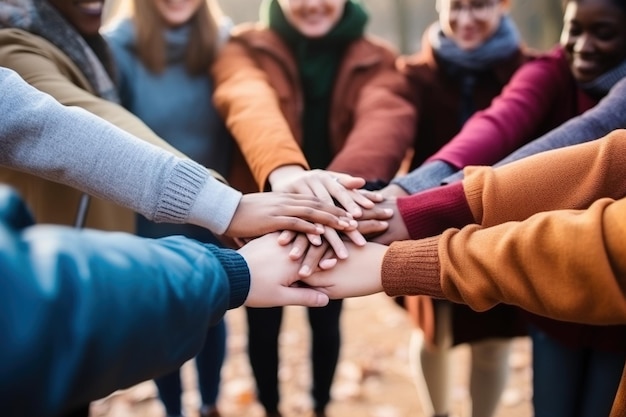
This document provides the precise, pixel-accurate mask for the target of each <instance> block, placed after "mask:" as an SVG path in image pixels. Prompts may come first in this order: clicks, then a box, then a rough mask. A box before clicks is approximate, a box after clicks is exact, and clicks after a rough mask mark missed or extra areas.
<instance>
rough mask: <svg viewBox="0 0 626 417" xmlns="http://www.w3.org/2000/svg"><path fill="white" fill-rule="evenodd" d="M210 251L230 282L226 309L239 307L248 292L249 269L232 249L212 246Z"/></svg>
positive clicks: (241, 257)
mask: <svg viewBox="0 0 626 417" xmlns="http://www.w3.org/2000/svg"><path fill="white" fill-rule="evenodd" d="M212 252H213V253H214V255H215V257H216V258H217V259H218V260H219V261H220V263H221V264H222V267H223V268H224V270H225V271H226V275H227V276H228V281H229V283H230V299H229V303H228V309H229V310H230V309H233V308H237V307H240V306H241V305H243V303H244V302H245V301H246V298H248V293H249V292H250V269H249V268H248V264H247V263H246V260H245V259H244V258H243V256H241V255H240V254H239V253H237V251H234V250H232V249H224V248H218V247H217V246H214V247H213V248H212Z"/></svg>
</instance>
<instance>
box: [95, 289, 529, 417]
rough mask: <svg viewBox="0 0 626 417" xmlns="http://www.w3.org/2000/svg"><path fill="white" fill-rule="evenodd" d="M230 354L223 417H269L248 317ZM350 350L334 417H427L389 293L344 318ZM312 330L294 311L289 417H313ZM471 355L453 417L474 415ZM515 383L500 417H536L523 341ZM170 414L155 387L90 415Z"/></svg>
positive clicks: (287, 334)
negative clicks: (253, 366)
mask: <svg viewBox="0 0 626 417" xmlns="http://www.w3.org/2000/svg"><path fill="white" fill-rule="evenodd" d="M227 323H228V329H229V330H228V331H229V336H228V353H227V358H226V362H225V364H224V368H223V370H222V385H221V391H220V397H219V400H218V406H219V408H220V411H221V413H222V416H223V417H263V412H262V409H261V407H260V406H259V405H258V403H257V402H256V399H255V395H254V381H253V379H252V377H251V372H250V367H249V363H248V359H247V355H246V323H245V311H244V310H242V309H237V310H232V311H229V312H228V314H227ZM342 328H343V336H342V337H343V345H342V353H341V358H340V363H339V366H338V369H337V373H336V377H335V382H334V385H333V391H332V397H333V402H332V403H331V405H330V406H329V410H328V416H329V417H348V416H349V417H426V416H425V415H424V411H423V410H422V407H421V405H420V403H419V401H418V399H417V395H416V390H415V388H414V385H413V382H412V376H411V371H410V367H409V362H408V343H409V339H410V334H411V328H410V325H409V323H408V320H407V318H406V316H405V314H404V312H403V310H402V309H400V308H399V307H397V306H396V305H395V304H394V303H393V302H392V301H391V300H390V299H389V298H388V297H386V296H385V295H382V294H378V295H374V296H369V297H363V298H358V299H349V300H346V301H345V302H344V311H343V316H342ZM308 337H309V335H308V325H307V321H306V315H305V309H304V308H301V307H288V308H287V312H286V314H285V318H284V322H283V332H282V334H281V339H280V345H281V353H280V355H281V369H280V371H279V377H280V380H281V393H282V397H281V398H282V400H281V401H282V402H281V406H280V408H281V411H282V412H283V415H284V417H307V416H308V415H309V414H308V413H309V412H310V409H311V400H310V398H309V395H308V389H309V381H310V369H309V366H310V364H309V361H308V356H307V352H308V347H309V344H308ZM468 355H469V351H468V349H467V347H465V346H460V347H458V348H456V351H455V367H454V379H455V385H454V389H453V401H454V405H453V410H452V415H451V417H470V408H469V407H470V401H469V395H468V390H467V382H466V381H467V362H468ZM509 362H510V363H509V366H510V368H511V369H510V374H511V376H510V379H509V383H508V386H507V388H506V390H505V392H504V394H503V396H502V400H501V404H500V406H499V408H498V410H497V412H496V415H495V417H531V416H532V410H531V404H530V399H531V395H532V393H531V388H530V379H531V370H530V365H531V362H530V344H529V340H528V339H527V338H519V339H516V340H515V343H514V348H513V354H512V355H511V358H510V361H509ZM183 379H184V383H185V393H184V395H183V402H184V405H185V409H186V416H187V417H197V409H198V408H199V404H200V399H199V395H198V393H197V391H196V389H195V386H196V380H195V375H194V370H193V367H192V364H191V363H189V362H188V363H187V364H185V366H184V367H183ZM164 415H165V414H164V410H163V407H162V406H161V403H160V402H159V400H158V398H157V397H156V388H155V386H154V384H153V383H152V382H151V381H148V382H144V383H142V384H139V385H137V386H134V387H132V388H130V389H128V390H124V391H118V392H116V393H114V394H112V395H111V396H109V397H107V398H105V399H102V400H100V401H97V402H95V403H93V404H92V407H91V413H90V417H163V416H164Z"/></svg>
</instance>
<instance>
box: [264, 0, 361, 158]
mask: <svg viewBox="0 0 626 417" xmlns="http://www.w3.org/2000/svg"><path fill="white" fill-rule="evenodd" d="M260 17H261V22H263V23H264V24H265V25H266V26H267V27H269V28H270V29H271V30H273V31H274V32H276V33H277V34H278V36H280V38H281V39H282V40H283V41H284V42H285V43H286V44H287V46H288V47H289V49H290V50H291V51H292V53H293V56H294V58H295V61H296V66H297V69H298V75H299V77H300V82H301V85H302V90H303V94H304V98H305V103H304V113H303V120H302V132H303V150H304V154H305V156H306V158H307V160H308V162H309V164H310V166H311V168H326V167H327V166H328V164H330V161H331V160H332V151H331V147H330V134H329V128H328V126H329V117H330V109H329V108H330V101H331V97H332V89H333V86H334V82H335V77H336V76H337V70H338V68H339V64H340V62H341V60H342V58H343V54H344V53H345V51H346V48H347V47H348V45H349V44H350V43H352V42H354V41H355V40H357V39H359V38H361V37H362V36H363V33H364V31H365V25H366V23H367V20H368V16H367V13H366V11H365V10H364V8H363V7H362V6H361V5H360V3H359V2H357V1H356V0H349V1H347V2H346V5H345V10H344V12H343V16H342V17H341V20H339V22H337V24H336V25H335V27H333V28H332V29H331V30H330V31H329V32H328V33H327V34H326V35H324V36H322V37H320V38H308V37H306V36H304V35H303V34H301V33H300V32H298V30H297V29H296V28H294V27H293V26H292V25H291V24H290V23H289V21H288V20H287V18H286V17H285V15H284V14H283V11H282V9H281V7H280V5H279V4H278V1H277V0H264V2H263V3H262V5H261V9H260Z"/></svg>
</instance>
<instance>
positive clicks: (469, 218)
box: [397, 181, 474, 239]
mask: <svg viewBox="0 0 626 417" xmlns="http://www.w3.org/2000/svg"><path fill="white" fill-rule="evenodd" d="M397 204H398V211H399V212H400V215H401V216H402V220H403V221H404V224H405V225H406V227H407V230H408V232H409V236H410V237H411V239H422V238H424V237H429V236H435V235H438V234H440V233H442V232H443V231H444V230H446V229H449V228H451V227H455V228H462V227H463V226H465V225H467V224H471V223H474V216H473V215H472V211H471V209H470V207H469V204H468V203H467V199H466V198H465V192H464V190H463V183H462V182H461V181H457V182H455V183H452V184H448V185H444V186H441V187H437V188H432V189H430V190H426V191H423V192H421V193H419V194H415V195H412V196H408V197H400V198H398V199H397Z"/></svg>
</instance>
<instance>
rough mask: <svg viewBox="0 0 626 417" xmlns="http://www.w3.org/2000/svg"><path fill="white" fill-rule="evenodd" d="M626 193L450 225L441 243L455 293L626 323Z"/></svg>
mask: <svg viewBox="0 0 626 417" xmlns="http://www.w3.org/2000/svg"><path fill="white" fill-rule="evenodd" d="M625 219H626V199H621V200H618V201H615V200H612V199H608V198H607V199H600V200H598V201H596V202H595V203H594V204H593V205H592V206H591V207H590V208H589V209H587V210H584V211H576V210H557V211H549V212H543V213H539V214H537V215H535V216H533V217H530V218H529V219H527V220H525V221H523V222H509V223H504V224H501V225H498V226H494V227H491V228H486V229H481V228H480V226H468V227H466V228H464V229H462V230H461V231H459V230H456V229H450V230H448V231H446V232H445V233H444V234H443V236H442V237H441V240H440V242H439V257H440V261H441V273H440V277H441V286H442V289H443V292H444V294H445V296H446V297H447V298H449V299H450V300H452V301H454V302H459V303H465V304H468V305H469V306H470V307H472V308H473V309H475V310H479V311H481V310H486V309H488V308H490V307H492V306H494V305H496V304H497V303H506V304H513V305H518V306H520V307H522V308H523V309H525V310H528V311H530V312H533V313H536V314H539V315H542V316H546V317H550V318H554V319H557V320H564V321H573V322H579V323H588V324H624V323H626V293H625V289H626V240H625V239H624V236H625V234H626V221H625Z"/></svg>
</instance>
